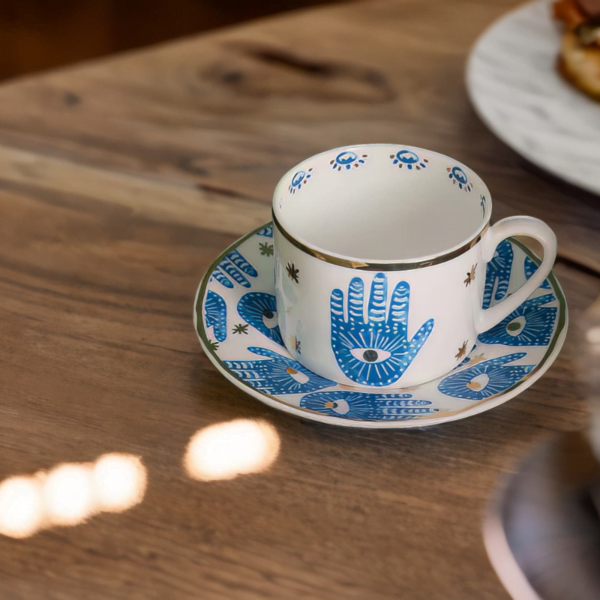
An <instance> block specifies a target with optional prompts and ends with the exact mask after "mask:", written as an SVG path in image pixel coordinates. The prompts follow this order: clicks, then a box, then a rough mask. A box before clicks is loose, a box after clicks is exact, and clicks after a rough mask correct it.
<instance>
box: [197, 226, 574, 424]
mask: <svg viewBox="0 0 600 600" xmlns="http://www.w3.org/2000/svg"><path fill="white" fill-rule="evenodd" d="M272 236H273V230H272V226H271V224H268V225H266V226H264V227H261V228H259V229H257V230H255V231H253V232H251V233H249V234H248V235H246V236H244V237H243V238H241V239H240V240H238V241H237V242H235V244H233V245H232V246H230V247H229V248H227V250H225V251H224V252H223V253H222V254H221V255H220V256H219V257H218V258H217V260H216V261H215V262H214V263H213V264H212V265H211V267H210V268H209V270H208V272H207V273H206V275H205V276H204V278H203V279H202V281H201V283H200V287H199V288H198V293H197V294H196V300H195V304H194V326H195V328H196V332H197V333H198V337H199V339H200V343H201V345H202V347H203V348H204V351H205V352H206V354H207V356H208V357H209V358H210V360H211V361H212V362H213V363H214V365H215V366H216V367H217V369H218V370H219V371H220V372H221V373H222V374H223V375H225V377H226V378H227V379H229V380H230V381H231V382H232V383H234V384H235V385H236V386H238V387H239V388H240V389H242V390H243V391H244V392H246V393H248V394H250V395H252V396H254V397H255V398H257V399H258V400H260V401H261V402H264V403H265V404H268V405H269V406H272V407H273V408H277V409H278V410H283V411H284V412H288V413H292V414H295V415H298V416H299V417H304V418H305V419H312V420H314V421H321V422H323V423H330V424H332V425H343V426H350V427H370V428H409V427H425V426H428V425H436V424H438V423H444V422H446V421H455V420H457V419H464V418H465V417H469V416H471V415H475V414H478V413H481V412H484V411H486V410H489V409H490V408H493V407H495V406H498V405H499V404H502V403H503V402H506V401H507V400H510V399H511V398H514V397H515V396H516V395H517V394H520V393H521V392H522V391H524V390H526V389H527V388H528V387H529V386H530V385H532V384H533V383H534V382H535V381H536V380H537V379H539V378H540V377H541V376H542V375H543V374H544V373H545V372H546V370H547V369H548V368H549V367H550V365H551V364H552V363H553V362H554V360H555V359H556V357H557V355H558V353H559V351H560V349H561V347H562V345H563V342H564V339H565V335H566V332H567V320H568V317H567V304H566V301H565V297H564V294H563V291H562V289H561V287H560V285H559V283H558V281H557V279H556V277H555V275H554V274H551V275H550V277H549V278H548V279H547V280H546V281H545V282H544V284H543V285H542V286H541V287H540V288H538V289H537V290H536V292H535V293H534V294H532V296H530V298H529V299H528V300H527V301H526V302H525V303H523V304H522V305H521V306H520V307H519V309H517V310H516V311H515V312H514V313H513V314H512V315H511V316H510V317H508V318H507V319H505V321H503V322H502V323H501V324H500V325H497V326H496V327H494V328H492V329H490V330H489V331H487V332H485V333H483V334H482V335H481V336H479V339H478V342H477V344H476V345H475V347H474V349H473V350H472V351H471V353H470V354H468V355H467V356H466V357H465V359H464V360H463V361H462V362H461V363H460V365H459V366H458V367H456V368H455V369H454V370H453V371H451V372H450V373H448V374H446V375H444V376H443V377H440V378H438V379H436V380H434V381H430V382H428V383H425V384H422V385H419V386H415V387H412V388H398V389H397V390H387V391H386V392H385V393H382V392H374V391H373V389H372V388H354V387H352V388H351V387H348V386H345V385H340V384H338V383H336V382H335V381H331V380H327V379H324V378H322V377H319V376H318V375H316V374H315V373H312V372H311V371H309V370H308V369H306V368H305V367H303V366H302V365H300V364H299V363H298V362H297V361H296V360H295V359H294V358H292V357H291V355H290V354H289V353H288V351H287V350H286V348H285V347H284V346H283V340H282V339H281V333H280V331H279V327H278V326H277V309H276V304H275V296H274V278H273V273H274V257H273V240H272ZM537 264H539V259H538V258H537V257H536V256H535V255H534V254H533V252H531V251H530V250H529V249H528V248H527V247H526V246H524V245H523V244H521V243H520V242H518V241H516V240H512V239H511V240H510V241H508V240H507V241H505V242H502V244H501V245H500V246H498V249H497V250H496V256H495V257H494V259H493V260H492V261H491V262H490V263H489V265H488V271H487V277H486V286H485V287H486V298H485V299H484V306H488V305H490V304H491V305H494V304H495V303H496V302H498V301H500V300H501V299H502V298H504V296H505V295H507V294H508V295H510V293H512V292H513V291H514V290H515V289H517V288H519V287H520V286H521V285H522V284H523V282H524V281H525V280H526V278H529V277H531V274H532V273H533V272H534V271H535V270H536V269H537Z"/></svg>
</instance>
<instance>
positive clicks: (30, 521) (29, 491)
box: [0, 453, 148, 538]
mask: <svg viewBox="0 0 600 600" xmlns="http://www.w3.org/2000/svg"><path fill="white" fill-rule="evenodd" d="M147 479H148V476H147V472H146V468H145V467H144V465H143V464H142V461H141V459H140V458H139V457H138V456H133V455H131V454H117V453H113V454H104V455H102V456H100V457H99V458H98V459H97V460H96V462H95V463H62V464H59V465H57V466H56V467H54V468H53V469H51V470H50V471H39V472H38V473H36V474H35V475H32V476H24V475H23V476H16V477H9V478H8V479H6V480H5V481H3V482H2V483H0V534H2V535H5V536H8V537H13V538H25V537H29V536H31V535H33V534H34V533H37V532H38V531H40V530H41V529H45V528H48V527H53V526H71V525H78V524H79V523H83V522H84V521H86V520H87V519H88V518H90V517H92V516H94V515H96V514H98V513H100V512H123V511H125V510H127V509H129V508H131V507H133V506H135V505H136V504H139V503H140V502H141V501H142V500H143V498H144V494H145V492H146V485H147Z"/></svg>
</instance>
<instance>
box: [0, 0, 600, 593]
mask: <svg viewBox="0 0 600 600" xmlns="http://www.w3.org/2000/svg"><path fill="white" fill-rule="evenodd" d="M513 4H514V2H513V1H512V0H502V1H500V0H498V1H496V2H493V3H492V2H481V1H478V0H454V1H453V2H443V1H442V0H418V1H417V0H402V1H400V0H399V1H395V0H381V1H373V2H358V3H352V4H343V5H337V6H333V7H326V8H320V9H313V10H308V11H305V12H298V13H290V14H287V15H284V16H280V17H276V18H271V19H264V20H261V21H257V22H253V23H250V24H248V25H243V26H240V27H235V28H231V29H228V30H225V31H221V32H217V33H214V34H210V35H203V36H199V37H195V38H191V39H187V40H182V41H179V42H176V43H173V44H167V45H164V46H159V47H156V48H151V49H149V50H146V51H141V52H134V53H132V54H129V55H124V56H121V57H117V58H115V59H110V60H102V61H99V62H96V63H90V64H87V65H82V66H78V67H74V68H70V69H66V70H62V71H58V72H54V73H49V74H47V75H42V76H37V77H33V78H29V79H23V80H21V81H15V82H13V83H10V84H8V85H5V86H3V87H2V88H0V210H1V213H0V315H1V318H0V340H1V342H2V343H1V345H0V360H1V363H0V364H1V377H0V381H1V388H0V389H1V396H0V444H1V455H0V478H1V479H2V480H4V479H6V478H7V477H10V476H13V475H33V474H35V473H36V472H38V471H40V470H42V471H48V470H50V469H52V468H54V467H55V466H56V465H59V464H61V463H65V462H66V463H80V462H89V461H94V460H96V458H97V457H99V456H100V455H103V454H105V453H109V452H120V453H127V454H133V455H136V456H139V457H141V461H142V463H143V465H144V466H145V468H146V469H147V476H148V487H147V491H146V493H145V497H144V499H143V502H141V504H139V505H137V506H135V507H134V508H131V509H130V510H128V511H125V512H121V513H118V514H117V513H102V514H99V515H97V516H94V517H92V518H90V519H89V520H87V522H85V523H82V524H80V525H78V526H74V527H51V528H48V529H45V530H43V531H40V532H38V533H37V534H35V535H32V536H30V537H27V538H24V539H13V538H10V537H6V536H2V537H0V596H1V597H2V598H11V599H15V598H23V599H25V598H26V599H28V600H29V599H33V598H36V599H37V598H52V599H61V600H62V599H71V598H72V599H77V600H81V599H83V598H85V599H89V598H102V599H105V598H123V599H127V600H132V599H137V598H140V599H148V598H160V599H165V598H169V599H171V598H202V599H212V598H227V599H242V598H244V599H245V598H256V599H264V598H273V599H277V600H283V599H287V598H294V599H296V598H303V599H309V598H319V599H327V600H331V599H334V598H357V599H369V600H376V599H383V598H389V599H391V598H406V599H409V598H410V599H411V600H419V599H421V598H422V599H427V600H430V599H432V598H444V599H446V600H452V599H457V600H459V599H460V600H466V599H470V598H478V599H479V600H486V599H492V598H493V599H496V598H498V599H500V598H503V599H506V598H507V594H506V593H505V591H504V590H503V588H502V587H501V585H500V583H499V581H498V580H497V578H496V576H495V574H494V572H493V570H492V568H491V566H490V565H489V563H488V560H487V557H486V554H485V551H484V548H483V543H482V537H481V517H482V514H483V511H484V509H485V507H486V503H487V502H488V500H489V498H490V496H491V494H492V491H493V488H494V486H495V484H496V482H497V480H498V478H499V476H500V475H501V473H502V472H503V471H505V470H510V469H511V468H512V466H513V464H514V461H515V460H516V459H517V458H518V457H520V456H521V455H522V454H523V453H524V452H525V451H526V449H527V448H529V447H530V446H531V444H532V442H534V441H535V440H538V439H540V438H542V437H544V436H545V435H547V434H549V433H551V432H555V431H564V430H572V429H578V428H581V427H583V426H584V424H585V423H586V419H587V410H586V404H585V401H584V397H585V393H584V389H583V387H582V385H581V384H580V383H578V380H579V379H580V377H579V376H578V373H577V369H578V365H579V360H580V355H581V353H580V351H579V349H578V347H577V344H576V336H575V335H573V333H571V334H570V336H569V337H568V339H567V342H566V344H565V347H564V349H563V351H562V354H561V355H560V357H559V359H558V360H557V361H556V363H555V364H554V366H553V367H552V368H551V369H550V371H549V372H548V373H547V374H546V375H545V376H544V377H543V378H542V379H541V380H540V381H539V382H537V383H536V384H535V385H534V386H533V387H532V388H531V389H529V390H527V391H526V392H525V393H523V394H522V395H521V396H519V397H518V398H517V399H515V400H513V401H511V402H509V403H507V404H505V405H503V406H501V407H499V408H497V409H495V410H493V411H490V412H487V413H485V414H482V415H480V416H476V417H473V418H469V419H466V420H464V421H459V422H456V423H452V424H448V425H442V426H440V427H438V428H433V429H431V430H414V431H358V430H357V431H353V430H347V429H338V428H333V427H328V426H323V425H320V424H318V423H312V422H304V421H302V420H300V419H298V418H294V417H291V416H287V415H285V414H281V413H278V412H276V411H274V410H271V409H269V408H268V407H266V406H264V405H262V404H260V403H259V402H257V401H255V400H254V399H252V398H251V397H249V396H247V395H245V394H243V393H242V392H240V391H239V390H238V389H237V388H235V387H234V386H233V385H231V384H229V383H228V382H226V381H225V380H224V379H223V378H222V377H221V376H220V375H219V374H218V373H217V372H216V370H215V369H214V368H213V366H212V365H211V363H210V362H209V360H208V359H207V358H206V357H205V356H204V354H203V353H202V351H201V349H200V347H199V345H198V341H197V339H196V334H195V332H194V330H193V328H192V317H191V315H192V302H193V298H194V293H195V291H196V287H197V285H198V282H199V280H200V278H201V276H202V273H203V272H204V270H205V269H206V268H207V267H208V265H209V264H210V262H211V261H212V259H213V258H214V257H215V256H216V255H217V254H218V253H219V252H220V251H221V250H222V249H223V248H224V247H226V246H227V245H228V244H230V243H231V242H233V241H234V240H235V239H236V238H237V237H239V236H240V235H242V234H244V233H246V232H247V231H249V230H250V229H252V228H254V227H256V226H258V225H260V224H261V223H263V222H266V221H267V220H269V203H270V195H271V191H272V189H273V187H274V186H275V183H276V182H277V180H278V178H279V177H280V176H281V175H282V174H283V173H284V172H285V171H286V170H287V169H288V168H290V167H291V166H293V165H294V164H295V163H297V162H299V161H300V160H301V159H303V158H305V157H307V156H310V155H312V154H315V153H317V152H320V151H322V150H325V149H328V148H333V147H336V146H341V145H344V144H351V143H358V142H361V143H362V142H381V141H397V142H400V141H401V142H403V143H406V144H413V145H418V146H423V147H427V148H431V149H433V150H437V151H440V152H443V153H447V154H451V155H452V156H454V157H456V158H457V159H458V160H461V161H463V162H465V163H467V164H468V165H470V166H471V167H473V168H474V169H475V170H476V171H477V172H478V173H479V174H481V175H482V176H483V178H484V179H485V180H486V182H487V183H488V185H489V187H490V189H491V190H492V193H493V194H494V200H495V203H494V207H495V219H496V220H497V219H499V218H501V217H505V216H507V215H511V214H531V215H534V216H538V217H541V218H543V219H545V220H546V221H547V222H548V223H549V224H550V225H551V226H552V227H553V228H554V230H555V231H556V232H557V234H558V238H559V242H560V257H559V260H558V263H557V265H556V273H557V275H558V277H559V279H560V281H561V283H562V284H563V286H564V289H565V292H566V295H567V299H568V302H569V305H570V309H571V318H572V322H575V323H576V322H577V318H578V315H579V314H580V313H581V311H582V310H583V309H584V308H585V307H587V306H588V305H589V304H590V303H591V302H592V301H593V299H594V298H595V297H596V296H597V295H598V294H600V279H599V276H598V275H599V273H600V242H599V236H600V198H597V197H593V196H591V195H589V194H586V193H584V192H582V191H579V190H577V189H575V188H572V187H569V186H567V185H566V184H563V183H560V182H559V181H557V180H555V179H553V178H552V177H550V176H548V175H546V174H543V173H540V172H538V171H537V170H535V169H534V168H533V167H531V166H529V165H527V164H525V163H524V162H523V161H522V160H521V159H520V158H519V157H518V156H517V155H515V154H514V153H513V152H512V151H511V150H510V149H508V148H507V147H505V146H504V145H503V144H502V143H501V142H499V141H498V140H497V139H496V138H495V137H494V136H493V135H492V134H491V133H489V132H488V131H487V129H486V128H485V127H484V126H483V124H482V123H481V122H480V121H479V120H478V119H477V118H476V116H475V114H474V112H473V110H472V108H471V106H470V105H469V102H468V100H467V97H466V92H465V88H464V83H463V73H464V64H465V58H466V56H467V53H468V50H469V48H470V46H471V45H472V43H473V42H474V40H475V39H476V37H477V36H478V35H479V34H480V33H481V31H482V30H483V28H484V27H485V26H486V25H488V24H489V23H491V22H492V21H493V20H494V19H495V18H496V17H498V16H499V15H500V14H502V13H503V12H504V11H506V10H507V9H508V8H510V7H511V6H512V5H513ZM236 418H250V419H263V420H265V421H267V422H268V423H270V424H271V425H273V426H274V427H275V429H276V431H277V433H278V435H279V438H280V441H281V449H280V453H279V456H278V458H277V460H276V462H275V463H274V464H273V466H272V467H271V468H270V469H269V470H268V471H266V472H264V473H261V474H254V475H244V476H240V477H238V478H235V479H232V480H229V481H217V482H200V481H196V480H193V479H191V478H190V477H188V476H187V474H186V471H185V470H184V468H183V466H182V459H183V456H184V453H185V450H186V446H187V444H188V442H189V440H190V438H191V437H192V436H193V435H194V433H195V432H197V431H199V430H200V429H202V428H203V427H206V426H208V425H211V424H214V423H221V422H226V421H231V420H233V419H236Z"/></svg>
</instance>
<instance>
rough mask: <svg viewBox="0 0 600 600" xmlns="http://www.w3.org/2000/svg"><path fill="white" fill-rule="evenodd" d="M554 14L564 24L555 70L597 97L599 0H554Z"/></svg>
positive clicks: (599, 82)
mask: <svg viewBox="0 0 600 600" xmlns="http://www.w3.org/2000/svg"><path fill="white" fill-rule="evenodd" d="M553 6H554V18H555V19H558V20H559V21H562V22H563V23H564V24H565V32H564V34H563V39H562V46H561V50H560V55H559V58H558V70H559V71H560V73H561V74H562V75H563V76H564V77H565V78H566V79H567V80H569V81H570V82H571V83H572V84H573V85H575V86H576V87H578V88H579V89H580V90H582V91H584V92H585V93H586V94H589V95H590V96H592V97H594V98H596V99H597V100H600V0H557V1H556V2H555V3H554V5H553Z"/></svg>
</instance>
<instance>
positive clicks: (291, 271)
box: [285, 263, 300, 283]
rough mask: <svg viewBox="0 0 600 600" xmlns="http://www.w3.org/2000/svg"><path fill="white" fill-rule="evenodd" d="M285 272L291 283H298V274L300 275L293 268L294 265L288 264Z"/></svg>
mask: <svg viewBox="0 0 600 600" xmlns="http://www.w3.org/2000/svg"><path fill="white" fill-rule="evenodd" d="M285 270H286V271H287V274H288V277H289V278H290V279H291V280H292V281H295V282H296V283H300V282H299V280H298V274H299V273H300V271H299V270H298V269H296V267H295V266H294V263H288V264H287V267H286V268H285Z"/></svg>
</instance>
